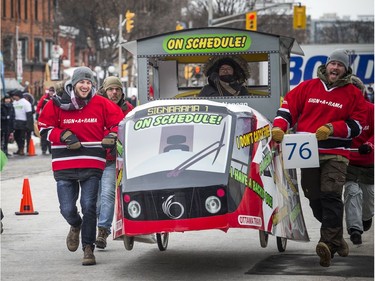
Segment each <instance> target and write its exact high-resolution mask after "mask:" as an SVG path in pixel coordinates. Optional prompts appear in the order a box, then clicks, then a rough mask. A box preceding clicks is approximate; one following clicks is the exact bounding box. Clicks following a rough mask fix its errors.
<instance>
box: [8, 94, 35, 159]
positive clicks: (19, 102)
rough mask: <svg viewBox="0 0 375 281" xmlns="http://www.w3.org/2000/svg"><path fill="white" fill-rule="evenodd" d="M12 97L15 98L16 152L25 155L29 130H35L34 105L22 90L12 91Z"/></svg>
mask: <svg viewBox="0 0 375 281" xmlns="http://www.w3.org/2000/svg"><path fill="white" fill-rule="evenodd" d="M11 97H12V99H13V107H14V112H15V121H14V140H15V141H16V143H17V147H18V149H17V151H16V152H15V153H14V154H16V155H20V156H24V155H25V142H26V135H27V132H29V131H33V130H34V118H33V111H32V106H31V103H30V102H28V101H27V100H26V99H25V98H24V96H23V93H22V91H20V90H15V91H13V92H11Z"/></svg>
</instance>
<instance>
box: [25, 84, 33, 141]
mask: <svg viewBox="0 0 375 281" xmlns="http://www.w3.org/2000/svg"><path fill="white" fill-rule="evenodd" d="M23 97H24V98H25V99H26V100H27V101H28V102H29V103H30V104H31V112H32V118H33V120H32V121H33V124H34V114H35V99H34V97H33V96H32V95H31V94H30V93H28V92H26V91H25V90H24V91H23ZM32 132H34V126H33V128H28V129H27V130H26V132H25V134H26V135H25V139H26V147H27V148H29V147H30V140H31V135H32Z"/></svg>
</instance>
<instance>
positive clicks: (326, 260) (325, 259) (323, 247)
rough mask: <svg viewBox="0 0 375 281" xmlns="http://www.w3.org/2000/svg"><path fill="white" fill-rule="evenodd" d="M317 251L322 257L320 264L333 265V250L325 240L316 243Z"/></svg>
mask: <svg viewBox="0 0 375 281" xmlns="http://www.w3.org/2000/svg"><path fill="white" fill-rule="evenodd" d="M316 253H317V255H318V256H319V257H320V265H321V266H324V267H329V266H330V265H331V250H330V249H329V247H328V246H327V244H326V243H324V242H319V243H318V245H316Z"/></svg>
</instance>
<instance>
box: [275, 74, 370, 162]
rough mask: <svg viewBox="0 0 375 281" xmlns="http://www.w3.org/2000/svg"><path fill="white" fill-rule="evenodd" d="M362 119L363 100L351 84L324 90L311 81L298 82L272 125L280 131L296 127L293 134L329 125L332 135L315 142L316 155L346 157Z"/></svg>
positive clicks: (322, 84)
mask: <svg viewBox="0 0 375 281" xmlns="http://www.w3.org/2000/svg"><path fill="white" fill-rule="evenodd" d="M366 116H367V107H366V105H365V99H364V97H363V96H362V93H361V91H360V90H359V89H358V88H356V87H355V86H354V85H352V84H346V85H345V86H342V87H335V88H331V89H327V87H326V85H325V84H324V82H323V81H321V80H320V79H319V78H315V79H311V80H307V81H304V82H302V83H301V84H299V85H298V86H297V87H295V88H294V89H293V90H291V91H290V92H289V93H288V94H287V95H286V96H285V99H284V101H283V103H282V106H281V108H280V109H279V110H278V111H277V116H276V118H275V120H274V122H273V125H274V126H275V127H280V128H281V129H282V130H284V132H285V131H287V130H288V129H290V128H292V127H293V126H294V125H296V132H297V133H301V132H308V133H315V132H316V130H317V129H318V128H319V127H320V126H323V125H325V124H327V123H331V124H332V125H333V135H332V136H330V137H329V138H328V140H324V141H319V142H318V148H319V153H320V154H337V155H342V156H345V157H347V158H349V148H350V145H351V139H352V138H354V137H356V136H358V135H359V134H360V133H361V131H362V128H363V127H364V126H365V124H366V120H367V117H366Z"/></svg>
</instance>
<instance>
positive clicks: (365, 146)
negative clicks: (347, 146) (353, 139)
mask: <svg viewBox="0 0 375 281" xmlns="http://www.w3.org/2000/svg"><path fill="white" fill-rule="evenodd" d="M371 151H372V147H371V146H370V145H368V144H366V143H364V144H361V146H360V147H359V148H358V152H359V154H369V153H371Z"/></svg>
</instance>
